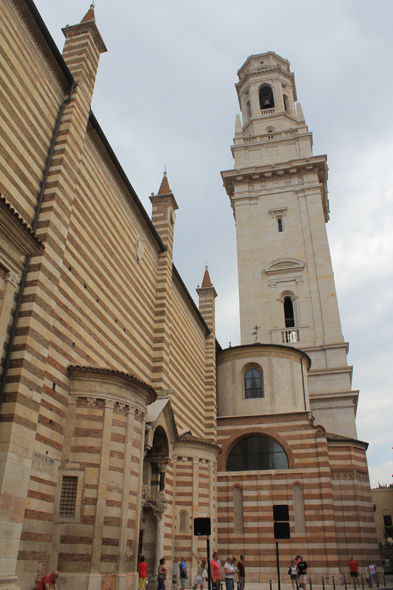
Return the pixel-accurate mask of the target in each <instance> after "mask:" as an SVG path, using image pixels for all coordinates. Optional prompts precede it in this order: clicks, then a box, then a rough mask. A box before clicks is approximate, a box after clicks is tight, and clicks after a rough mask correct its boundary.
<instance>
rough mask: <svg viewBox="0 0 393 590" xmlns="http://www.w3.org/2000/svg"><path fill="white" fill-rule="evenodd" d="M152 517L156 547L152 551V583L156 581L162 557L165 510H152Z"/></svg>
mask: <svg viewBox="0 0 393 590" xmlns="http://www.w3.org/2000/svg"><path fill="white" fill-rule="evenodd" d="M153 512H154V516H155V517H156V520H157V527H156V546H155V549H154V572H153V576H152V581H155V580H156V579H157V571H158V566H159V565H160V559H161V557H162V551H163V547H164V514H165V508H164V509H162V508H153Z"/></svg>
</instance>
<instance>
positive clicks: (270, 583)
mask: <svg viewBox="0 0 393 590" xmlns="http://www.w3.org/2000/svg"><path fill="white" fill-rule="evenodd" d="M269 585H270V590H272V581H271V580H269Z"/></svg>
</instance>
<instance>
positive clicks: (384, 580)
mask: <svg viewBox="0 0 393 590" xmlns="http://www.w3.org/2000/svg"><path fill="white" fill-rule="evenodd" d="M383 585H384V586H385V588H386V578H385V572H383Z"/></svg>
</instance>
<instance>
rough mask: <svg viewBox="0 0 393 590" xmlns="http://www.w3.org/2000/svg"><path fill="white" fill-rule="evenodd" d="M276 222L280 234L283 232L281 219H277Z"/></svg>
mask: <svg viewBox="0 0 393 590" xmlns="http://www.w3.org/2000/svg"><path fill="white" fill-rule="evenodd" d="M277 222H278V231H279V232H282V231H283V226H282V217H277Z"/></svg>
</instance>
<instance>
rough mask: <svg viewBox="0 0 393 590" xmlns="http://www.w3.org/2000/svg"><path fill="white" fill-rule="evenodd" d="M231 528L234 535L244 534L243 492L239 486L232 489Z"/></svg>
mask: <svg viewBox="0 0 393 590" xmlns="http://www.w3.org/2000/svg"><path fill="white" fill-rule="evenodd" d="M233 527H234V533H235V534H236V535H242V534H243V532H244V509H243V490H242V488H241V487H240V486H235V487H234V488H233Z"/></svg>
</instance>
